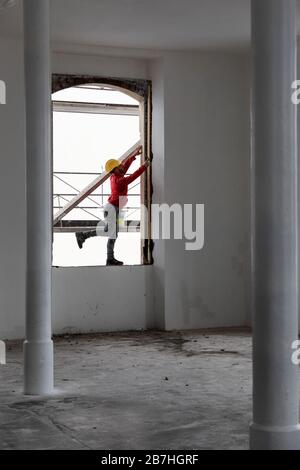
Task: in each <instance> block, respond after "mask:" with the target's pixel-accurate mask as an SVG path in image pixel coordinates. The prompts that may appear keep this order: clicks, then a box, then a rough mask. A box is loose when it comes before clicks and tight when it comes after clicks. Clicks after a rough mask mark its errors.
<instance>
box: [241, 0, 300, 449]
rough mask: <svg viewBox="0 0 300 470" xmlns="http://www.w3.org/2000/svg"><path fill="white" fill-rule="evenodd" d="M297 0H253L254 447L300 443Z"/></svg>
mask: <svg viewBox="0 0 300 470" xmlns="http://www.w3.org/2000/svg"><path fill="white" fill-rule="evenodd" d="M296 20H297V9H296V0H252V47H253V109H252V111H253V113H252V114H253V175H252V176H253V178H254V181H253V183H254V184H253V187H254V195H253V196H254V205H253V206H254V214H253V215H254V332H253V349H254V350H253V361H254V364H253V374H254V377H253V379H254V385H253V408H254V409H253V415H254V416H253V424H252V426H251V432H250V442H251V448H252V449H300V428H299V380H298V366H297V365H294V364H293V363H292V359H291V356H292V352H293V350H292V343H293V341H295V340H296V339H297V337H298V271H297V269H298V218H297V206H298V187H297V171H298V169H297V139H296V107H295V105H293V104H292V101H291V95H292V91H293V90H292V88H291V85H292V82H293V81H294V80H295V79H296Z"/></svg>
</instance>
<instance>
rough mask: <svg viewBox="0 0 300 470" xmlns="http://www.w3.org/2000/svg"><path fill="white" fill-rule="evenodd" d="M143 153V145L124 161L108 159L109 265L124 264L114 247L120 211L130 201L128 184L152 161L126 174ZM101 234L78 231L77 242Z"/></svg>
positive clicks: (80, 246) (107, 221) (81, 243)
mask: <svg viewBox="0 0 300 470" xmlns="http://www.w3.org/2000/svg"><path fill="white" fill-rule="evenodd" d="M141 153H142V146H140V147H138V149H137V150H136V152H134V153H133V154H132V155H131V157H130V158H128V159H127V160H126V161H125V162H124V163H121V162H120V161H119V160H108V162H107V163H106V165H105V170H106V172H107V173H109V174H111V176H110V186H111V196H110V198H109V199H108V203H107V204H106V205H105V207H104V218H105V221H106V226H105V230H104V231H105V232H106V233H107V236H108V242H107V262H106V265H107V266H122V265H123V264H124V263H122V261H118V260H117V259H115V255H114V249H115V243H116V240H117V238H118V233H119V216H120V211H121V210H122V209H123V208H124V207H125V206H126V204H127V202H128V198H127V195H128V186H129V184H131V183H132V182H133V181H135V180H136V179H137V178H139V177H140V176H141V175H142V174H143V173H144V172H145V171H146V169H147V168H148V167H149V165H150V161H149V160H147V161H146V162H145V163H144V164H143V165H142V166H141V167H140V168H139V169H138V170H137V171H135V172H134V173H133V174H132V175H130V176H125V175H126V173H127V171H128V170H129V168H130V166H131V165H132V163H133V162H134V161H135V160H136V157H137V156H138V155H140V154H141ZM98 235H100V234H99V232H98V231H97V230H92V231H91V232H79V233H76V239H77V244H78V246H79V248H80V249H81V248H82V245H83V244H84V242H85V241H86V240H87V239H88V238H91V237H96V236H98Z"/></svg>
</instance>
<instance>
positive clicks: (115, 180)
mask: <svg viewBox="0 0 300 470" xmlns="http://www.w3.org/2000/svg"><path fill="white" fill-rule="evenodd" d="M135 159H136V157H131V158H129V159H128V160H127V161H126V162H125V163H123V164H122V166H123V168H124V170H125V172H127V170H128V169H129V167H130V166H131V165H132V163H133V162H134V161H135ZM145 171H146V167H145V165H142V166H141V167H140V168H139V169H138V170H137V171H135V172H134V173H133V174H132V175H130V176H116V175H114V174H113V175H112V176H111V177H110V187H111V196H110V198H109V199H108V202H109V203H110V204H113V205H114V206H116V207H120V208H121V209H122V208H123V207H125V206H126V204H127V201H128V198H127V195H128V186H129V184H131V183H132V182H133V181H135V180H136V179H137V178H138V177H139V176H141V175H142V174H143V173H144V172H145ZM120 196H122V200H121V201H119V198H120ZM120 202H121V204H120Z"/></svg>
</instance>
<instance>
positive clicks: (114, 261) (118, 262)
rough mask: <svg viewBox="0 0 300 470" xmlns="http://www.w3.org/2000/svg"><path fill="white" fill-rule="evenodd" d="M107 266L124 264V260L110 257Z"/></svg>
mask: <svg viewBox="0 0 300 470" xmlns="http://www.w3.org/2000/svg"><path fill="white" fill-rule="evenodd" d="M106 266H124V263H122V261H118V260H117V259H115V258H109V259H108V260H107V261H106Z"/></svg>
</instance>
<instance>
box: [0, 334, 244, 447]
mask: <svg viewBox="0 0 300 470" xmlns="http://www.w3.org/2000/svg"><path fill="white" fill-rule="evenodd" d="M8 348H9V351H8V358H7V359H8V364H7V366H0V377H1V382H0V423H1V425H0V449H2V450H3V449H98V450H103V449H110V450H116V449H120V450H124V449H130V450H137V449H142V450H145V449H147V450H153V449H156V450H162V449H171V450H174V449H180V450H190V449H197V450H198V449H199V450H202V449H247V448H248V427H249V422H250V420H251V337H250V334H249V333H248V332H246V331H234V330H233V331H224V332H212V331H209V332H203V331H199V332H196V331H192V332H182V333H179V332H178V333H177V332H176V333H161V332H146V333H145V332H142V333H120V334H100V335H92V336H70V337H68V336H65V337H63V338H56V339H55V363H56V364H55V365H56V371H55V379H56V386H57V390H56V391H55V394H54V395H53V396H50V397H46V398H42V399H41V398H39V397H24V396H22V353H21V344H20V343H17V342H11V343H8Z"/></svg>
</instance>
